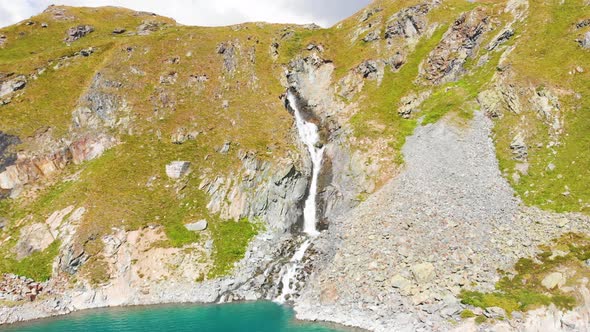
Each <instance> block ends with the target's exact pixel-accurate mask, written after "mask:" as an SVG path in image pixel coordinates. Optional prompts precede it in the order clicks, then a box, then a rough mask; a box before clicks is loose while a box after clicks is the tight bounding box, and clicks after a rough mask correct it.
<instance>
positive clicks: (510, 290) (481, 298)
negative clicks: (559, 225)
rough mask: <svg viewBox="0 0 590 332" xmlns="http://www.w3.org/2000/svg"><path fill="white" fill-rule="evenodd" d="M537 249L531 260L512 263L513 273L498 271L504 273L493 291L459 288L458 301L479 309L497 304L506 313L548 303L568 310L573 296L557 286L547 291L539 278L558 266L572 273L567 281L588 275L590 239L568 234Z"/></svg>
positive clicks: (524, 259)
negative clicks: (460, 290) (562, 253)
mask: <svg viewBox="0 0 590 332" xmlns="http://www.w3.org/2000/svg"><path fill="white" fill-rule="evenodd" d="M541 249H542V250H543V251H542V252H541V253H540V254H538V255H537V256H536V257H534V259H533V258H521V259H519V260H518V262H517V263H516V264H515V266H514V273H506V272H502V271H501V272H502V273H503V275H504V276H503V277H502V278H501V279H500V281H498V283H497V284H496V291H494V292H491V293H482V292H478V291H470V290H463V291H462V292H461V294H460V297H461V301H462V302H463V303H464V304H468V305H472V306H474V307H479V308H482V309H485V308H489V307H500V308H502V309H504V310H506V312H507V313H508V315H510V313H512V312H513V311H527V310H531V309H535V308H538V307H540V306H547V305H549V304H554V305H555V306H556V307H558V308H560V309H566V310H571V309H572V308H574V307H575V306H576V304H577V300H576V297H575V296H574V295H573V294H571V293H565V292H564V291H562V290H560V289H557V288H556V289H551V290H548V289H546V288H545V287H544V286H543V285H542V281H543V279H544V278H545V276H547V275H548V274H549V273H552V272H555V271H561V270H562V269H568V270H570V271H573V272H574V274H573V276H571V277H570V278H569V279H568V284H574V283H576V282H578V281H579V280H581V279H582V278H585V277H588V276H589V275H590V268H588V266H586V263H585V262H586V260H587V259H589V258H590V238H589V237H588V236H585V235H580V234H573V233H569V234H565V235H563V236H562V237H560V238H558V239H556V240H555V241H554V242H553V243H552V244H550V245H547V246H543V247H542V248H541ZM556 250H559V251H565V252H566V254H565V255H563V256H561V255H553V253H554V252H555V251H556ZM552 256H555V257H552Z"/></svg>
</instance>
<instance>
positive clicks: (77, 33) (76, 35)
mask: <svg viewBox="0 0 590 332" xmlns="http://www.w3.org/2000/svg"><path fill="white" fill-rule="evenodd" d="M93 31H94V27H93V26H91V25H78V26H76V27H72V28H69V29H68V31H66V35H67V37H66V39H64V41H65V42H66V43H71V42H73V41H76V40H78V39H80V38H82V37H84V36H86V35H87V34H89V33H91V32H93Z"/></svg>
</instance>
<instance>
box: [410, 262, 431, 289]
mask: <svg viewBox="0 0 590 332" xmlns="http://www.w3.org/2000/svg"><path fill="white" fill-rule="evenodd" d="M410 270H411V271H412V274H413V275H414V278H415V279H416V281H417V282H418V283H421V284H423V283H427V282H429V281H431V280H432V279H433V278H434V277H435V275H436V274H435V272H434V265H432V264H431V263H420V264H416V265H413V266H412V267H411V268H410Z"/></svg>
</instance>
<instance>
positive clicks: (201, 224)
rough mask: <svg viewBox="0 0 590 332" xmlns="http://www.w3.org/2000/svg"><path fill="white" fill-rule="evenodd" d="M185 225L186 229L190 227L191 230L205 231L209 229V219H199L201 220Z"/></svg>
mask: <svg viewBox="0 0 590 332" xmlns="http://www.w3.org/2000/svg"><path fill="white" fill-rule="evenodd" d="M184 227H186V229H188V230H189V231H191V232H200V231H204V230H206V229H207V220H205V219H203V220H199V221H197V222H195V223H192V224H186V225H184Z"/></svg>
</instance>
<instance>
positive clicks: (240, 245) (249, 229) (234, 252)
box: [208, 219, 261, 278]
mask: <svg viewBox="0 0 590 332" xmlns="http://www.w3.org/2000/svg"><path fill="white" fill-rule="evenodd" d="M210 230H211V235H212V237H213V246H214V254H213V258H214V262H215V265H214V267H213V268H212V269H211V270H210V271H209V274H208V277H209V278H215V277H219V276H223V275H225V274H227V273H229V272H230V271H231V270H232V268H233V264H234V263H235V262H237V261H239V260H240V259H242V258H244V254H245V253H246V249H247V247H248V243H250V240H251V239H252V238H254V236H256V234H258V232H259V231H260V230H261V225H260V224H259V223H251V222H250V221H248V219H241V220H239V221H221V222H216V223H213V224H212V225H211V226H210Z"/></svg>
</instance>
